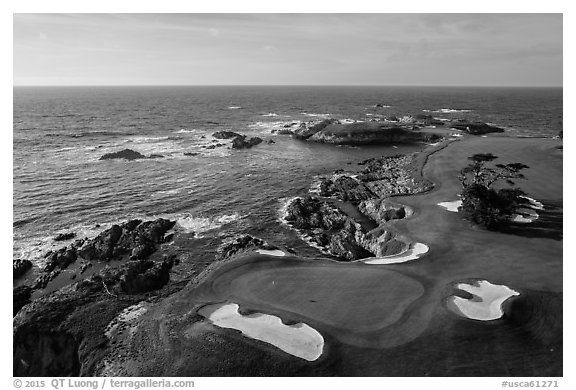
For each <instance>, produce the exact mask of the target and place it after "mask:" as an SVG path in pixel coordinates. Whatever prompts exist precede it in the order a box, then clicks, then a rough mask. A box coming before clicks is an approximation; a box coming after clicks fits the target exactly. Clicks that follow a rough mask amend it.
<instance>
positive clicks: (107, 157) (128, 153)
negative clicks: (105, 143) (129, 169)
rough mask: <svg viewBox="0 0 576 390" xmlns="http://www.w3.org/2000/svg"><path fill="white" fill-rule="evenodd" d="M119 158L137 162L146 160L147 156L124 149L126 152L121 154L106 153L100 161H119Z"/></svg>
mask: <svg viewBox="0 0 576 390" xmlns="http://www.w3.org/2000/svg"><path fill="white" fill-rule="evenodd" d="M117 158H124V159H126V160H137V159H142V158H146V156H144V155H143V154H141V153H138V152H135V151H133V150H130V149H124V150H121V151H119V152H114V153H106V154H104V155H103V156H102V157H100V160H110V159H117Z"/></svg>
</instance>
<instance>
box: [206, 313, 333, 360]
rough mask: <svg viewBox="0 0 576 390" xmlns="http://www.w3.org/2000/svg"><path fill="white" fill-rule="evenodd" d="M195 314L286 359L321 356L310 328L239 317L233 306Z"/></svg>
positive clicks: (272, 319)
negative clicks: (266, 345)
mask: <svg viewBox="0 0 576 390" xmlns="http://www.w3.org/2000/svg"><path fill="white" fill-rule="evenodd" d="M198 314H200V315H202V316H204V317H206V318H208V319H209V320H210V321H212V323H214V325H217V326H219V327H221V328H231V329H237V330H239V331H241V332H242V333H243V334H244V335H246V336H248V337H250V338H253V339H256V340H260V341H264V342H266V343H269V344H272V345H274V346H276V347H278V348H280V349H281V350H282V351H284V352H286V353H289V354H290V355H293V356H296V357H299V358H302V359H305V360H308V361H314V360H316V359H318V358H319V357H320V355H322V349H323V347H324V338H323V337H322V335H321V334H320V333H318V332H317V331H316V330H315V329H313V328H311V327H310V326H308V325H306V324H303V323H298V324H296V325H285V324H283V323H282V321H281V320H280V318H278V317H276V316H272V315H268V314H260V313H257V314H251V315H247V316H243V315H241V314H240V313H238V305H237V304H235V303H222V304H216V305H208V306H204V307H203V308H201V309H200V310H199V311H198Z"/></svg>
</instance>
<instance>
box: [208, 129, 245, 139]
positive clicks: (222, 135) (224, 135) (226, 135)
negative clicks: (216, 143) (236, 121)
mask: <svg viewBox="0 0 576 390" xmlns="http://www.w3.org/2000/svg"><path fill="white" fill-rule="evenodd" d="M212 137H214V138H217V139H232V138H236V137H245V136H244V135H242V134H238V133H235V132H233V131H226V130H224V131H217V132H215V133H212Z"/></svg>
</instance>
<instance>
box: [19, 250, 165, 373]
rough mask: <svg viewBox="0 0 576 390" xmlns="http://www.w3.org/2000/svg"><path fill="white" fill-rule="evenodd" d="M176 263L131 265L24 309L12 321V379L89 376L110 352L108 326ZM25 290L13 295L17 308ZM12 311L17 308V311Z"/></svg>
mask: <svg viewBox="0 0 576 390" xmlns="http://www.w3.org/2000/svg"><path fill="white" fill-rule="evenodd" d="M174 262H175V259H174V258H165V259H164V260H162V261H160V262H154V261H150V260H138V261H131V262H129V263H127V264H125V265H123V266H120V267H117V268H110V267H106V268H105V269H104V270H102V271H101V272H99V273H97V274H95V275H92V276H91V277H90V278H88V279H85V280H82V281H79V282H76V283H74V284H72V285H69V286H66V287H64V288H62V289H60V290H57V291H55V292H54V293H52V294H49V295H46V296H43V297H41V298H39V299H36V300H34V301H33V302H31V303H28V304H26V306H24V307H23V308H22V309H21V310H20V311H19V312H18V313H17V314H16V316H15V317H14V323H13V326H14V327H13V336H14V337H13V340H14V344H13V345H14V348H13V374H14V376H91V375H93V373H94V372H95V369H96V367H97V366H98V364H100V363H101V361H102V359H103V358H104V357H105V356H106V355H107V353H108V351H109V348H110V346H109V345H108V339H107V338H106V335H105V329H106V327H107V325H108V324H109V323H110V322H111V321H112V320H113V319H114V318H115V317H116V316H117V315H118V314H119V313H120V312H121V311H122V310H123V309H125V308H127V307H128V306H131V305H133V304H135V303H137V302H139V301H141V300H143V299H146V298H147V296H146V295H144V294H146V293H148V292H150V291H153V290H157V289H160V288H162V287H163V286H165V285H166V283H167V282H168V280H169V270H170V268H171V267H172V264H174ZM29 292H30V290H29V288H25V287H22V288H20V290H19V291H18V292H17V291H15V292H14V300H15V302H16V301H17V299H18V302H20V303H24V302H27V299H28V298H29V295H28V294H29ZM15 309H16V307H15Z"/></svg>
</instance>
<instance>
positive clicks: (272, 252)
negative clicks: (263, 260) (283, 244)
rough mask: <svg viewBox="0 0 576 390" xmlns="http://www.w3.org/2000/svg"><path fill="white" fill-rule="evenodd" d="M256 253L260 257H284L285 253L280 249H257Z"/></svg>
mask: <svg viewBox="0 0 576 390" xmlns="http://www.w3.org/2000/svg"><path fill="white" fill-rule="evenodd" d="M256 252H258V253H260V254H261V255H268V256H286V253H284V252H282V251H281V250H280V249H272V250H268V249H257V250H256Z"/></svg>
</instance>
